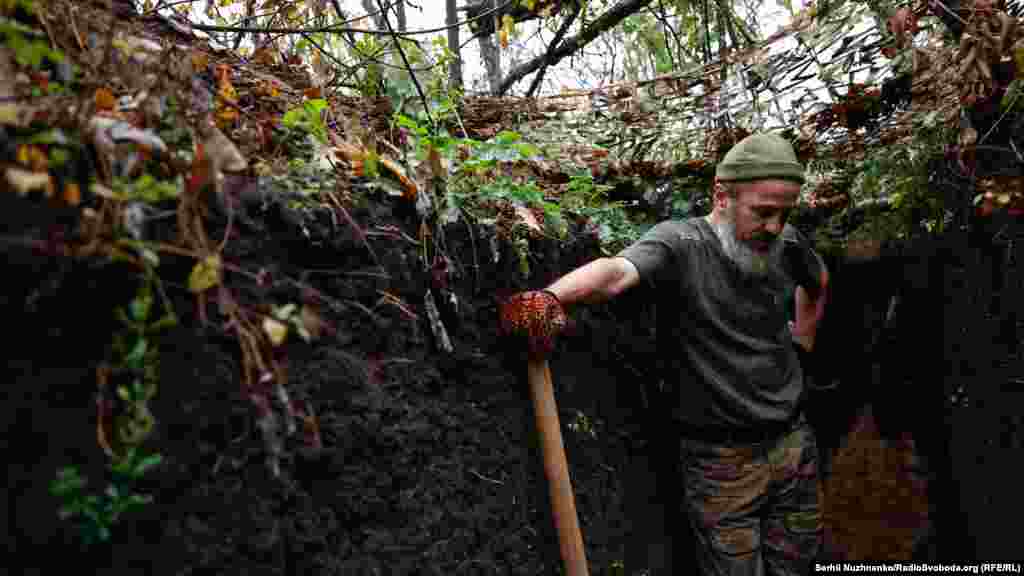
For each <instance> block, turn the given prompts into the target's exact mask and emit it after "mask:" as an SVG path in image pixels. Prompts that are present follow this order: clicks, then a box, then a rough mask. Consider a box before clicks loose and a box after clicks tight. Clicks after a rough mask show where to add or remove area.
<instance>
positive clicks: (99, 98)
mask: <svg viewBox="0 0 1024 576" xmlns="http://www.w3.org/2000/svg"><path fill="white" fill-rule="evenodd" d="M95 100H96V109H97V110H102V111H106V112H109V111H112V110H113V109H114V105H116V104H117V100H116V99H115V98H114V93H113V92H111V91H110V89H109V88H97V89H96V95H95Z"/></svg>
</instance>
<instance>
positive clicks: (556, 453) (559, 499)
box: [527, 360, 589, 576]
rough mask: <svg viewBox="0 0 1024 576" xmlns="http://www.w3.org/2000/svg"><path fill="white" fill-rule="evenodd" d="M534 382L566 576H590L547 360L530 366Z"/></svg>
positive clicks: (533, 393)
mask: <svg viewBox="0 0 1024 576" xmlns="http://www.w3.org/2000/svg"><path fill="white" fill-rule="evenodd" d="M527 376H528V377H529V381H530V397H531V398H532V399H533V411H534V414H536V416H537V432H538V433H539V434H540V441H541V451H542V453H543V455H544V476H546V477H547V479H548V488H549V489H550V490H551V514H552V516H553V517H554V519H555V530H556V531H557V532H558V548H559V550H560V551H561V554H562V563H563V565H564V566H565V574H566V576H588V575H589V572H588V569H587V557H586V553H585V552H584V550H583V535H582V534H581V533H580V522H579V518H578V517H577V516H576V501H575V498H574V496H573V492H572V484H571V483H570V481H569V467H568V466H567V464H566V461H565V446H564V445H563V444H562V430H561V428H560V427H559V423H558V410H557V409H556V408H555V391H554V388H553V387H552V385H551V369H550V368H549V367H548V363H547V360H540V361H533V360H531V361H530V362H529V363H528V364H527Z"/></svg>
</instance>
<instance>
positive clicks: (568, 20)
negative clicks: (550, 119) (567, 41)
mask: <svg viewBox="0 0 1024 576" xmlns="http://www.w3.org/2000/svg"><path fill="white" fill-rule="evenodd" d="M575 5H576V9H575V10H573V12H572V14H569V15H568V16H566V17H565V20H564V21H563V22H562V26H561V27H559V28H558V31H557V32H555V36H554V38H552V39H551V43H550V44H548V49H547V51H546V52H545V53H544V64H543V65H542V66H541V67H540V70H537V73H536V74H535V75H534V77H533V82H531V83H530V88H529V89H528V90H527V91H526V97H527V98H531V97H533V95H534V93H536V92H537V88H539V87H540V83H541V82H542V81H543V80H544V73H545V72H547V70H548V67H549V66H551V62H552V61H553V60H554V58H553V55H554V53H555V46H557V45H558V43H559V42H561V41H562V38H563V37H565V33H566V32H568V31H569V27H570V26H572V23H573V22H575V21H576V18H577V17H579V15H580V12H581V11H582V9H581V7H580V3H579V2H578V1H577V2H575Z"/></svg>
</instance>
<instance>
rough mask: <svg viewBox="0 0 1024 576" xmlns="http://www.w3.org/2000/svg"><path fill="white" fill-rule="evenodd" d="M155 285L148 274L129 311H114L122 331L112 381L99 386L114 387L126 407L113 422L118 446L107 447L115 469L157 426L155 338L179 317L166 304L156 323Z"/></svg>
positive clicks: (116, 338)
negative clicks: (152, 407) (153, 407)
mask: <svg viewBox="0 0 1024 576" xmlns="http://www.w3.org/2000/svg"><path fill="white" fill-rule="evenodd" d="M156 282H158V280H157V279H156V277H155V275H154V274H147V277H146V280H145V281H144V282H143V283H142V284H141V285H140V287H139V290H138V292H137V293H136V296H135V298H134V299H133V300H132V301H131V302H130V303H129V305H128V307H127V310H126V309H125V308H123V307H118V308H117V309H116V310H115V311H114V314H115V316H116V318H117V319H118V320H119V321H120V323H121V325H122V329H121V330H120V331H119V332H116V333H115V334H114V339H113V343H112V347H111V348H112V349H111V352H112V356H113V360H112V362H111V367H110V370H109V379H110V381H109V382H101V383H100V384H101V390H103V389H105V388H106V387H107V386H109V385H113V386H114V387H115V391H116V393H117V397H118V398H119V399H120V401H121V405H122V407H123V408H122V410H121V411H120V414H119V415H118V416H117V417H116V418H115V419H114V422H113V430H114V440H115V442H114V443H113V446H106V447H105V448H106V449H108V450H109V452H110V454H111V457H112V460H113V461H114V465H115V467H118V466H120V465H121V463H122V460H123V459H124V458H125V457H126V456H125V455H126V454H127V453H131V452H132V451H133V450H134V449H135V448H136V447H137V446H139V445H140V444H141V443H142V442H144V441H145V440H146V438H148V437H149V435H150V433H151V432H152V430H153V426H154V425H155V424H156V420H155V419H154V417H153V414H152V413H151V412H150V410H149V401H150V400H151V399H152V398H153V397H154V396H155V395H156V391H157V382H158V378H159V375H158V372H159V366H160V364H159V348H158V347H157V346H154V345H153V341H152V336H153V335H154V334H156V333H157V332H159V331H161V330H164V329H166V328H169V327H172V326H174V325H176V324H177V317H175V315H174V313H173V311H172V309H171V308H170V305H169V303H168V302H166V301H164V308H165V309H166V310H167V311H166V312H165V314H164V316H163V317H160V318H158V319H156V320H153V317H154V316H155V314H154V313H153V302H154V297H153V285H154V284H155V283H156ZM161 295H162V293H161Z"/></svg>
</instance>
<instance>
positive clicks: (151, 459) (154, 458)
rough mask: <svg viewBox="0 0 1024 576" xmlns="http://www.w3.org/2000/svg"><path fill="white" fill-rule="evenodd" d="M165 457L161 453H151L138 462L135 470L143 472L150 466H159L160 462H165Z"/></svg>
mask: <svg viewBox="0 0 1024 576" xmlns="http://www.w3.org/2000/svg"><path fill="white" fill-rule="evenodd" d="M163 459H164V458H163V456H161V455H159V454H150V455H149V456H146V457H145V458H143V459H142V460H140V461H139V462H138V464H136V465H135V472H136V473H137V474H143V473H145V472H146V471H147V470H149V469H150V468H153V467H155V466H159V465H160V463H161V462H163Z"/></svg>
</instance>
